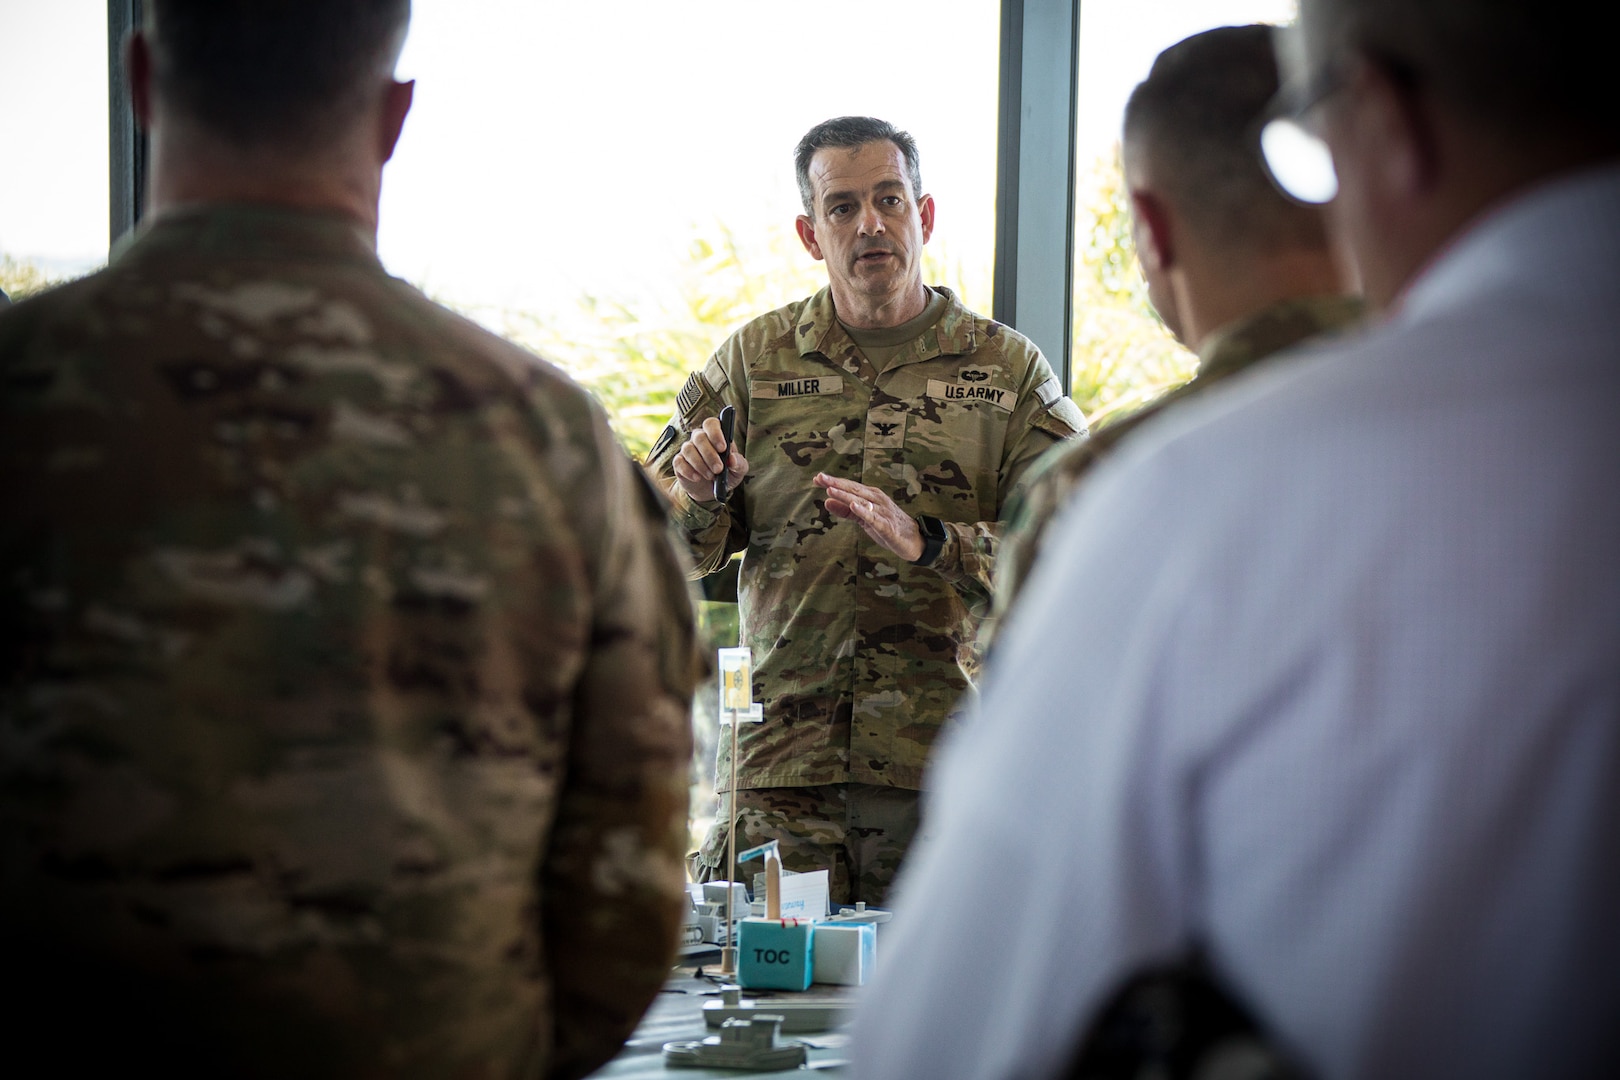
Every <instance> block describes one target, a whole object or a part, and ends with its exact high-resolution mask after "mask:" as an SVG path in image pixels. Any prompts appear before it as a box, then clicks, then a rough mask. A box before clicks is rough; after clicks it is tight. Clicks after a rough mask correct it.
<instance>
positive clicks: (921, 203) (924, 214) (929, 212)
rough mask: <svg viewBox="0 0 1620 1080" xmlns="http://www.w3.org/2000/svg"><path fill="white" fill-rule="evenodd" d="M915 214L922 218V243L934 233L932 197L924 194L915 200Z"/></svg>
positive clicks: (926, 241)
mask: <svg viewBox="0 0 1620 1080" xmlns="http://www.w3.org/2000/svg"><path fill="white" fill-rule="evenodd" d="M917 216H918V217H920V218H922V234H923V243H925V244H926V243H928V238H929V237H931V236H933V235H934V197H933V196H932V195H924V196H923V197H922V198H921V199H919V200H918V201H917Z"/></svg>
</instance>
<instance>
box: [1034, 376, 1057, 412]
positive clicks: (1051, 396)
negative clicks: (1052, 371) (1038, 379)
mask: <svg viewBox="0 0 1620 1080" xmlns="http://www.w3.org/2000/svg"><path fill="white" fill-rule="evenodd" d="M1035 396H1036V397H1038V398H1040V399H1041V404H1042V405H1045V406H1047V407H1048V408H1050V407H1051V404H1052V402H1054V401H1056V400H1057V399H1058V398H1060V397H1062V396H1063V388H1062V387H1061V386H1059V385H1058V381H1057V378H1056V377H1055V376H1054V377H1053V378H1050V379H1047V380H1046V381H1045V382H1043V383H1041V385H1039V386H1037V387H1036V388H1035Z"/></svg>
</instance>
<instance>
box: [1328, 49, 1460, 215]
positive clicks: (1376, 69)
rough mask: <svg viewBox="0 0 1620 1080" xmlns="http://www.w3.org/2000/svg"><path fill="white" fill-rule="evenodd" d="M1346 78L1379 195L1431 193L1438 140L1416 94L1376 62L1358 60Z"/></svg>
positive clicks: (1438, 165) (1436, 179)
mask: <svg viewBox="0 0 1620 1080" xmlns="http://www.w3.org/2000/svg"><path fill="white" fill-rule="evenodd" d="M1350 78H1351V83H1352V92H1353V93H1354V94H1355V95H1356V98H1357V102H1358V119H1359V121H1360V123H1361V124H1362V125H1363V128H1362V131H1363V133H1364V136H1366V137H1368V138H1370V139H1371V140H1373V145H1372V151H1373V152H1372V154H1371V156H1370V160H1372V161H1373V162H1375V163H1376V169H1377V176H1378V178H1379V181H1380V182H1381V184H1382V185H1383V187H1384V190H1385V194H1386V195H1388V196H1394V197H1396V198H1398V199H1401V200H1403V201H1404V200H1407V199H1411V198H1414V197H1421V196H1423V195H1426V194H1427V193H1429V192H1430V191H1432V190H1433V189H1434V187H1435V186H1436V185H1437V184H1438V183H1439V180H1440V168H1441V162H1440V140H1439V135H1438V133H1437V132H1436V130H1435V126H1434V118H1433V117H1432V116H1431V115H1430V113H1429V110H1428V107H1427V103H1426V102H1425V100H1424V99H1423V97H1422V95H1420V94H1419V93H1418V92H1417V90H1416V89H1414V88H1413V86H1412V85H1411V84H1410V83H1409V82H1408V81H1407V80H1404V79H1402V78H1401V77H1400V75H1399V74H1398V73H1397V72H1395V71H1394V70H1392V69H1391V68H1390V67H1389V66H1388V65H1387V64H1382V63H1379V62H1378V61H1376V60H1369V59H1362V60H1361V61H1360V62H1359V63H1358V64H1356V65H1355V67H1354V69H1353V70H1352V73H1351V76H1350Z"/></svg>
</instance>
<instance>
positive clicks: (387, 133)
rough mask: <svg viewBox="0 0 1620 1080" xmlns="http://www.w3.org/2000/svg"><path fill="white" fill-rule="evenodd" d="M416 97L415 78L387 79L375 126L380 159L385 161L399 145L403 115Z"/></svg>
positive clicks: (404, 115) (408, 111) (403, 120)
mask: <svg viewBox="0 0 1620 1080" xmlns="http://www.w3.org/2000/svg"><path fill="white" fill-rule="evenodd" d="M415 99H416V80H415V79H412V80H410V81H408V82H399V81H397V80H394V79H390V80H388V86H387V87H386V88H385V89H384V90H383V105H382V117H381V119H380V120H379V122H378V127H377V153H378V154H380V155H381V160H383V161H387V160H389V159H390V158H392V157H393V156H394V149H395V148H396V147H397V146H399V136H400V132H402V131H404V130H405V117H406V116H407V115H409V113H410V111H411V102H412V101H414V100H415Z"/></svg>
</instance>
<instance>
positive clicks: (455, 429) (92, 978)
mask: <svg viewBox="0 0 1620 1080" xmlns="http://www.w3.org/2000/svg"><path fill="white" fill-rule="evenodd" d="M0 416H3V419H0V478H3V485H4V486H3V498H4V502H5V507H6V510H5V519H4V524H3V525H0V614H3V616H4V617H3V620H0V622H3V624H4V627H5V630H4V632H3V637H0V641H3V645H0V679H3V684H0V843H3V845H4V848H3V850H4V853H5V854H4V860H5V862H4V867H3V870H4V875H5V884H4V894H3V899H0V926H3V930H0V934H3V935H4V937H5V941H6V945H5V955H6V957H7V961H6V963H7V968H8V977H9V978H10V979H11V980H12V982H13V985H14V986H15V987H19V988H24V987H25V988H26V989H27V993H28V994H29V995H32V996H33V998H34V999H36V1000H37V1001H38V1002H40V1004H39V1005H38V1007H37V1010H36V1011H37V1013H38V1016H37V1017H35V1019H37V1020H38V1021H39V1022H40V1023H41V1024H48V1023H49V1022H50V1021H51V1019H52V1018H53V1017H67V1018H73V1017H78V1018H80V1019H83V1020H85V1022H86V1024H88V1025H89V1026H87V1027H82V1028H81V1030H79V1031H77V1032H76V1033H74V1034H73V1035H71V1036H70V1037H69V1038H68V1039H67V1040H66V1041H64V1042H62V1043H60V1044H57V1043H52V1044H51V1051H50V1052H51V1053H52V1054H53V1055H55V1054H57V1053H58V1051H59V1050H60V1051H61V1052H62V1053H69V1052H70V1051H71V1050H72V1048H73V1047H74V1045H75V1043H76V1042H77V1043H79V1044H83V1042H84V1041H85V1040H86V1039H88V1040H109V1039H113V1038H114V1036H111V1035H109V1033H108V1027H107V1025H108V1024H109V1023H117V1022H118V1020H119V1018H121V1017H122V1018H127V1019H128V1022H127V1023H125V1024H124V1025H123V1028H122V1029H121V1030H120V1032H119V1034H118V1036H117V1038H118V1039H127V1040H130V1041H132V1042H133V1043H134V1044H136V1045H135V1046H133V1047H124V1049H121V1050H120V1051H119V1053H120V1054H124V1053H128V1054H130V1055H131V1056H133V1057H139V1056H140V1054H141V1052H143V1050H142V1048H144V1050H148V1051H149V1050H151V1048H152V1047H153V1046H154V1045H160V1044H162V1043H163V1042H164V1040H165V1038H167V1039H169V1040H170V1041H172V1042H173V1043H174V1044H176V1045H179V1046H181V1047H183V1051H182V1054H183V1056H182V1057H180V1058H175V1059H170V1060H168V1061H166V1062H165V1063H164V1069H165V1071H166V1072H171V1073H172V1072H174V1071H175V1069H176V1068H181V1069H182V1071H188V1070H189V1069H191V1068H193V1067H198V1066H201V1067H202V1068H203V1071H208V1072H210V1073H211V1074H216V1075H243V1076H247V1075H287V1076H291V1075H309V1076H317V1075H319V1076H327V1075H334V1076H395V1075H433V1076H450V1075H458V1076H474V1075H476V1076H489V1077H494V1076H516V1075H523V1076H541V1075H544V1076H579V1075H582V1074H584V1073H586V1072H589V1071H590V1070H591V1069H593V1068H594V1067H596V1066H597V1065H598V1064H600V1063H601V1062H603V1061H605V1060H607V1059H608V1058H609V1057H611V1056H612V1055H613V1054H614V1053H615V1052H616V1050H617V1048H618V1046H619V1045H620V1043H621V1041H622V1040H623V1039H624V1037H625V1036H626V1035H627V1034H629V1032H630V1031H631V1030H632V1029H633V1027H634V1025H635V1023H636V1022H637V1020H638V1018H639V1016H640V1014H641V1012H642V1011H643V1009H644V1008H645V1006H646V1004H647V1003H648V1001H649V1000H650V999H651V998H652V996H653V995H654V994H655V993H656V992H657V990H658V987H659V986H660V984H661V982H662V980H663V979H664V978H665V976H666V975H667V973H668V963H669V959H670V956H671V953H672V951H673V946H674V940H675V935H676V931H677V928H678V924H679V920H680V914H679V912H680V904H681V902H682V899H683V897H682V884H683V880H684V875H683V866H682V861H681V856H682V854H683V852H684V851H685V847H686V817H685V815H686V809H687V775H688V768H689V760H690V753H691V731H690V716H689V706H690V701H691V693H692V691H693V688H694V684H695V681H696V675H697V674H698V672H697V671H696V670H695V664H696V663H697V662H698V658H697V655H696V653H695V651H694V650H695V644H694V641H693V633H692V629H691V621H690V619H691V611H690V606H689V590H690V586H689V585H688V584H687V582H686V580H685V579H686V570H687V563H686V560H685V557H684V554H683V553H680V552H678V551H677V550H676V547H675V544H674V542H673V541H674V539H675V538H674V537H673V535H672V534H671V533H670V531H669V529H668V526H667V524H666V519H665V517H664V512H663V508H662V506H661V496H659V495H658V494H657V493H656V492H655V491H653V489H652V487H651V485H650V484H649V483H647V481H646V480H645V479H644V477H642V476H641V474H640V471H639V470H638V469H637V468H636V467H635V465H634V464H633V463H632V462H630V461H629V459H628V458H627V457H626V456H625V455H624V454H623V452H622V451H621V450H620V449H619V448H618V446H617V444H616V443H615V441H614V439H613V436H612V434H611V433H610V431H609V429H608V426H607V423H606V422H605V418H604V417H603V415H602V413H601V411H600V409H599V408H597V406H596V405H595V404H594V403H593V402H592V401H591V400H590V398H589V397H588V396H587V395H586V394H585V393H584V392H582V391H581V390H580V389H578V388H577V387H576V386H574V385H573V384H572V383H570V382H569V381H568V380H567V379H566V378H565V377H564V376H563V375H562V374H561V373H559V372H558V371H556V370H555V369H554V368H552V367H551V366H549V365H547V364H545V363H543V362H541V361H538V360H536V359H535V358H534V357H532V356H530V355H529V354H527V353H525V352H523V351H522V350H519V349H517V348H515V347H513V346H511V345H508V344H507V343H505V342H503V341H501V340H499V339H497V338H495V337H493V336H492V335H490V334H488V333H485V332H484V331H482V330H480V329H479V328H477V327H476V326H474V325H472V324H471V323H469V322H467V321H466V320H463V319H461V318H458V317H456V316H454V315H452V314H450V313H449V312H446V311H445V310H443V309H442V308H439V307H438V306H436V305H434V304H433V303H431V302H429V301H428V300H427V299H426V298H425V297H423V296H422V295H421V294H420V293H419V292H417V291H416V290H415V289H413V288H411V287H410V286H408V285H406V284H404V283H403V282H400V281H397V280H395V279H393V278H390V277H389V276H388V275H387V274H386V273H385V272H384V271H383V269H382V266H381V264H380V263H379V262H378V261H377V257H376V254H375V252H374V250H373V246H372V243H371V241H370V239H369V238H368V237H367V236H365V234H364V233H362V232H361V231H360V230H358V229H357V228H355V227H354V226H353V225H351V224H350V223H348V222H346V221H345V220H343V219H340V218H336V217H326V216H320V215H314V214H307V213H301V212H293V211H287V210H276V209H270V208H250V207H212V208H198V209H191V210H187V211H184V212H181V213H178V214H174V215H171V216H168V217H164V218H162V219H160V220H159V221H158V222H156V223H155V224H153V225H151V226H150V227H146V228H143V230H142V231H141V233H140V234H138V236H137V237H136V238H135V239H134V241H133V243H131V244H129V245H128V246H127V247H125V248H123V249H122V250H121V251H120V252H119V253H117V254H116V256H115V258H114V259H113V260H112V263H111V265H110V266H109V268H108V269H107V270H105V271H103V272H101V273H98V274H96V275H94V276H92V277H89V278H87V279H84V280H81V281H79V282H76V283H74V284H71V285H67V286H65V287H63V288H60V289H58V290H56V291H54V292H50V293H47V294H44V295H42V296H40V297H37V298H35V299H32V300H29V301H26V302H24V303H22V304H19V305H17V306H16V307H13V308H11V309H9V310H8V311H7V312H6V313H5V314H4V316H0ZM13 1019H14V1020H16V1014H15V1013H14V1014H13ZM58 1022H59V1023H60V1022H62V1021H60V1020H58ZM176 1025H180V1026H181V1027H182V1028H183V1031H182V1032H180V1033H179V1037H177V1033H176V1032H175V1031H174V1027H175V1026H176ZM27 1030H29V1029H28V1028H27V1027H26V1025H19V1027H18V1031H19V1032H23V1031H27ZM113 1045H121V1046H122V1045H123V1044H122V1043H119V1042H114V1043H113Z"/></svg>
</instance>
